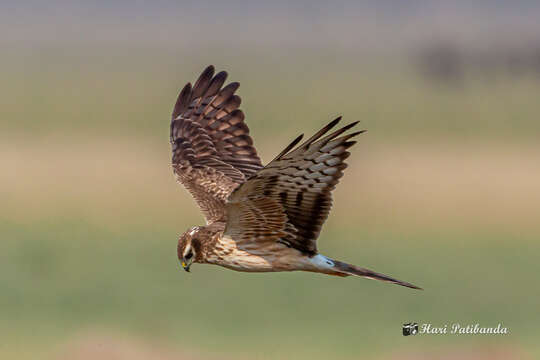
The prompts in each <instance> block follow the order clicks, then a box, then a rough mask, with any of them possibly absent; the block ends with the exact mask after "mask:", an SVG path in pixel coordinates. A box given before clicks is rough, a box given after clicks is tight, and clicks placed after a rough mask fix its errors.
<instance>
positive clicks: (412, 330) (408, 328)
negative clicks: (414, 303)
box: [403, 323, 418, 336]
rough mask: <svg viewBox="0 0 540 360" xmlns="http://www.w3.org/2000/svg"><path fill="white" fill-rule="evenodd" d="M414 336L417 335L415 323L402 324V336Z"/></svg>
mask: <svg viewBox="0 0 540 360" xmlns="http://www.w3.org/2000/svg"><path fill="white" fill-rule="evenodd" d="M416 334H418V324H417V323H407V324H403V336H409V335H416Z"/></svg>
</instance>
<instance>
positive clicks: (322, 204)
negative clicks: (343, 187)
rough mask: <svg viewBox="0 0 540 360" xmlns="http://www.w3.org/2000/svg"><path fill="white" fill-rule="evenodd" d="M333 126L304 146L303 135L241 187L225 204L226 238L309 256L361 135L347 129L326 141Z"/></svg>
mask: <svg viewBox="0 0 540 360" xmlns="http://www.w3.org/2000/svg"><path fill="white" fill-rule="evenodd" d="M340 120H341V118H338V119H336V120H334V121H332V122H331V123H330V124H328V125H327V126H325V127H324V128H323V129H321V130H320V131H319V132H317V133H316V134H315V135H314V136H313V137H311V138H310V139H309V140H307V141H306V142H304V143H303V144H302V145H300V146H298V147H297V148H295V149H293V148H294V147H295V146H296V144H297V143H298V142H299V141H300V140H301V138H302V137H301V136H300V137H298V138H297V139H296V140H295V141H293V142H292V143H291V144H290V145H289V146H288V147H287V148H286V149H285V150H283V151H282V152H281V153H280V154H279V155H278V156H277V157H276V158H275V159H274V160H273V161H272V162H270V163H269V164H268V165H267V166H266V167H264V168H263V169H262V170H260V171H259V172H258V173H257V174H256V175H254V176H253V177H251V178H250V179H249V180H248V181H247V182H245V183H244V184H242V185H241V186H240V187H238V188H237V189H236V190H235V191H234V192H233V193H232V194H231V196H230V197H229V200H228V202H227V205H226V208H227V218H228V221H227V227H226V229H225V233H226V234H229V235H231V237H233V238H234V239H235V240H237V241H247V242H250V241H279V242H282V243H284V244H285V245H287V246H290V247H293V248H296V249H298V250H300V251H302V252H304V253H306V254H308V255H313V254H316V253H317V244H316V240H317V237H318V236H319V233H320V231H321V227H322V225H323V223H324V221H325V220H326V218H327V217H328V213H329V212H330V208H331V206H332V194H331V191H332V190H333V189H334V187H335V186H336V184H337V183H338V181H339V178H341V177H342V176H343V170H344V169H345V168H346V167H347V164H345V163H344V160H345V159H346V158H347V157H348V156H349V152H348V151H347V149H348V148H349V147H351V146H352V145H354V144H355V143H356V142H355V141H349V139H350V138H352V137H353V136H356V135H358V134H360V133H362V132H363V131H358V132H354V133H351V134H348V135H343V136H340V135H341V134H343V133H344V132H345V131H347V130H348V129H350V128H351V127H353V126H354V125H356V124H357V122H355V123H352V124H349V125H347V126H345V127H343V128H341V129H339V130H336V131H335V132H333V133H331V134H329V135H327V136H324V137H323V135H325V134H326V133H327V132H328V131H329V130H330V129H332V128H333V127H334V126H335V125H336V124H337V123H338V122H339V121H340Z"/></svg>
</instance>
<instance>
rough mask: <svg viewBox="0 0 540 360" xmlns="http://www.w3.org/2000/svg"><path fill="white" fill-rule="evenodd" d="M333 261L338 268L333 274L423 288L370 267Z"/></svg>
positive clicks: (335, 267) (335, 268)
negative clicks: (372, 269) (365, 267)
mask: <svg viewBox="0 0 540 360" xmlns="http://www.w3.org/2000/svg"><path fill="white" fill-rule="evenodd" d="M331 261H332V262H333V265H334V266H333V269H334V270H336V273H334V274H333V275H338V276H349V275H356V276H362V277H365V278H368V279H375V280H381V281H386V282H390V283H392V284H398V285H401V286H406V287H408V288H411V289H418V290H423V289H422V288H421V287H418V286H416V285H413V284H411V283H408V282H405V281H401V280H397V279H394V278H392V277H390V276H387V275H383V274H379V273H377V272H375V271H371V270H369V269H364V268H361V267H358V266H355V265H351V264H347V263H344V262H341V261H337V260H331Z"/></svg>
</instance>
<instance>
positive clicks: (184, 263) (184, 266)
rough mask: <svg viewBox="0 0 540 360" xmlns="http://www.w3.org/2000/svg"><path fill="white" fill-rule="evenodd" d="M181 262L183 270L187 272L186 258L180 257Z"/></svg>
mask: <svg viewBox="0 0 540 360" xmlns="http://www.w3.org/2000/svg"><path fill="white" fill-rule="evenodd" d="M181 263H182V267H183V268H184V270H186V271H187V272H189V265H188V264H187V263H186V260H184V259H182V261H181Z"/></svg>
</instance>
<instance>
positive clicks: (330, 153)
mask: <svg viewBox="0 0 540 360" xmlns="http://www.w3.org/2000/svg"><path fill="white" fill-rule="evenodd" d="M226 78H227V73H226V72H223V71H222V72H220V73H217V74H215V75H214V67H213V66H209V67H208V68H206V69H205V70H204V71H203V73H202V74H201V76H200V77H199V79H198V80H197V81H196V82H195V85H194V86H193V87H192V86H191V84H189V83H188V84H187V85H186V86H185V87H184V88H183V90H182V91H181V92H180V95H179V96H178V100H177V101H176V104H175V106H174V110H173V113H172V121H171V136H170V141H171V145H172V167H173V170H174V173H175V174H176V177H177V179H178V181H179V182H181V183H182V184H183V185H184V186H185V187H186V189H188V191H189V192H190V193H191V194H192V195H193V197H194V198H195V201H196V202H197V204H198V205H199V207H200V208H201V210H202V212H203V214H204V216H205V217H206V222H207V224H206V226H200V227H194V228H192V229H190V230H188V231H187V232H185V233H184V234H183V235H181V236H180V239H179V241H178V258H179V259H180V261H181V263H182V266H183V267H184V269H185V270H186V271H189V269H190V265H191V263H192V262H196V263H209V264H216V265H221V266H224V267H227V268H230V269H233V270H238V271H249V272H271V271H295V270H303V271H312V272H319V273H324V274H329V275H337V276H349V275H359V276H363V277H367V278H372V279H378V280H383V281H388V282H391V283H395V284H399V285H403V286H407V287H411V288H414V289H419V287H417V286H415V285H412V284H409V283H407V282H403V281H400V280H396V279H393V278H391V277H389V276H386V275H382V274H378V273H376V272H373V271H371V270H368V269H363V268H360V267H357V266H354V265H350V264H346V263H343V262H340V261H337V260H333V259H330V258H328V257H326V256H324V255H321V254H319V253H318V252H317V244H316V240H317V237H318V236H319V233H320V231H321V227H322V225H323V223H324V221H325V220H326V218H327V217H328V214H329V212H330V208H331V206H332V194H331V191H332V190H333V189H334V187H335V186H336V184H337V183H338V182H339V179H340V178H341V177H342V176H343V170H344V169H345V168H346V167H347V164H345V162H344V161H345V159H346V158H347V157H348V156H349V155H350V153H349V152H348V151H347V150H348V148H350V147H351V146H352V145H354V144H355V141H351V139H352V138H353V137H355V136H356V135H358V134H361V133H362V132H363V131H357V132H352V133H348V134H345V133H346V131H347V130H349V129H351V128H352V127H354V126H355V125H356V124H357V122H355V123H352V124H349V125H346V126H344V127H342V128H339V129H338V130H334V131H331V130H332V129H333V128H334V127H335V126H336V125H337V124H338V123H339V122H340V120H341V117H340V118H337V119H335V120H334V121H332V122H331V123H329V124H328V125H326V126H325V127H324V128H322V129H321V130H320V131H318V132H317V133H316V134H315V135H313V136H312V137H311V138H309V139H308V140H306V141H305V142H303V143H302V144H300V145H298V143H300V141H301V139H302V136H299V137H298V138H296V139H295V140H294V141H293V142H292V143H291V144H290V145H289V146H287V147H286V148H285V149H284V150H283V151H282V152H281V153H280V154H279V155H278V156H276V158H275V159H274V160H272V161H271V162H270V163H268V164H267V165H266V166H264V167H263V165H262V163H261V160H260V159H259V157H258V155H257V151H256V150H255V148H254V146H253V140H252V139H251V137H250V136H249V129H248V127H247V125H246V124H245V122H244V113H243V112H242V111H241V110H240V109H239V108H238V107H239V106H240V97H238V96H237V95H235V94H234V93H235V91H236V90H237V89H238V86H239V84H238V83H235V82H233V83H230V84H228V85H226V86H223V85H224V83H225V80H226Z"/></svg>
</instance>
